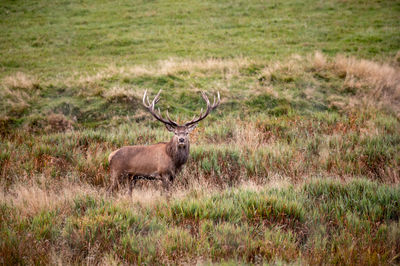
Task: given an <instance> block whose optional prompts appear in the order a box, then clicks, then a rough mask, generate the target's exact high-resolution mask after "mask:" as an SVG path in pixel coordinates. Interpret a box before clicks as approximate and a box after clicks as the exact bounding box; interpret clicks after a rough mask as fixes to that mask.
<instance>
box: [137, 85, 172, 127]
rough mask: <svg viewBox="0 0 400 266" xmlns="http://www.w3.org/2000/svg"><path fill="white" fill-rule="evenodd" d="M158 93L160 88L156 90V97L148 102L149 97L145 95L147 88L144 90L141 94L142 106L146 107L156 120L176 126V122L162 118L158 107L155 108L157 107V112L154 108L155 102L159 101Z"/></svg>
mask: <svg viewBox="0 0 400 266" xmlns="http://www.w3.org/2000/svg"><path fill="white" fill-rule="evenodd" d="M160 93H161V90H159V91H158V93H157V95H156V97H154V99H153V101H152V102H151V103H150V101H149V97H148V96H147V90H145V92H144V94H143V105H144V107H146V108H147V110H148V111H149V112H150V113H151V114H152V115H153V116H154V117H155V118H156V119H157V120H158V121H160V122H163V123H164V124H167V125H170V126H173V127H177V126H178V124H177V123H176V122H174V121H172V120H171V119H168V120H166V119H164V118H163V117H162V116H161V111H160V108H157V109H158V114H157V112H156V111H155V110H154V108H155V105H156V103H158V102H159V101H160ZM146 100H147V104H146Z"/></svg>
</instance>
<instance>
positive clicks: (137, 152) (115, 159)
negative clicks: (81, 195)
mask: <svg viewBox="0 0 400 266" xmlns="http://www.w3.org/2000/svg"><path fill="white" fill-rule="evenodd" d="M161 91H162V90H159V92H158V93H157V95H156V96H155V97H154V99H153V101H151V102H150V101H149V97H148V95H147V90H146V91H145V92H144V95H143V106H144V107H145V108H146V109H147V110H148V111H149V112H150V114H152V115H153V117H154V118H155V119H157V120H158V121H160V122H162V123H163V124H164V125H165V127H166V129H167V130H168V131H169V132H172V133H173V134H174V135H173V137H172V138H171V140H170V141H169V142H160V143H157V144H152V145H134V146H124V147H122V148H120V149H117V150H115V151H113V152H111V154H110V155H109V157H108V161H109V166H110V178H111V185H110V187H109V191H114V190H115V189H116V188H117V187H118V188H119V184H120V182H121V181H128V183H129V194H130V195H131V194H132V187H134V186H135V184H136V182H137V181H138V180H140V179H145V180H159V181H161V182H162V187H163V189H164V190H165V191H168V190H169V187H170V185H171V184H172V183H173V181H174V179H175V176H176V175H177V174H178V173H179V172H180V171H181V169H182V167H183V165H184V164H185V163H186V162H187V160H188V158H189V149H190V142H189V133H190V132H191V131H192V130H193V129H195V128H196V126H197V124H198V123H199V122H200V121H201V120H203V119H204V118H206V117H207V116H208V115H209V114H210V112H211V111H213V110H215V109H216V108H217V107H218V105H219V104H220V101H221V99H220V94H219V92H218V93H217V98H215V96H214V101H213V103H212V104H211V103H210V100H209V99H208V97H207V95H206V93H205V92H201V96H202V98H203V99H204V101H205V102H206V104H207V109H206V111H205V112H204V113H203V109H201V111H200V114H199V116H196V115H195V116H194V117H193V119H192V120H190V121H188V122H186V123H183V124H178V123H177V122H176V121H173V120H172V119H171V118H170V116H169V114H168V110H167V112H166V114H167V118H166V119H165V118H164V117H162V115H161V111H160V109H159V108H158V112H156V111H155V105H156V104H157V103H158V102H159V101H160V93H161Z"/></svg>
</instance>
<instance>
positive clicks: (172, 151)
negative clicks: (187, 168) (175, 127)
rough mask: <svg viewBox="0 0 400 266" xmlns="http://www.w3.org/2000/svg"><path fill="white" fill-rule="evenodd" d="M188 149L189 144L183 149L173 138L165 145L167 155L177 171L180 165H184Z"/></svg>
mask: <svg viewBox="0 0 400 266" xmlns="http://www.w3.org/2000/svg"><path fill="white" fill-rule="evenodd" d="M189 148H190V143H189V142H188V143H187V144H186V145H185V146H184V147H183V146H179V145H178V143H177V142H176V141H175V140H174V138H172V139H171V141H170V142H168V143H167V154H168V155H169V156H170V157H171V158H172V161H173V162H174V164H175V168H176V169H177V170H179V169H180V168H181V167H182V165H183V164H185V163H186V161H187V160H188V158H189Z"/></svg>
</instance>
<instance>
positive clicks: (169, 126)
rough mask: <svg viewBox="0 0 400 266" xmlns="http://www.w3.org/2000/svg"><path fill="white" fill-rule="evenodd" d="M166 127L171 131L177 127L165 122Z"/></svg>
mask: <svg viewBox="0 0 400 266" xmlns="http://www.w3.org/2000/svg"><path fill="white" fill-rule="evenodd" d="M165 127H166V128H167V130H168V131H169V132H174V131H175V128H174V127H173V126H171V125H168V124H165Z"/></svg>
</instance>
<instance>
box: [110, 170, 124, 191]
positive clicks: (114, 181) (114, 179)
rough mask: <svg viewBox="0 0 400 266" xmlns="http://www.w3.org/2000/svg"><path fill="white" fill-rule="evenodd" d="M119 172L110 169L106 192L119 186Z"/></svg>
mask: <svg viewBox="0 0 400 266" xmlns="http://www.w3.org/2000/svg"><path fill="white" fill-rule="evenodd" d="M120 175H121V173H120V172H119V171H115V170H112V171H111V175H110V176H111V178H110V179H111V185H110V187H109V188H108V192H113V191H114V190H115V189H116V188H117V187H119V176H120Z"/></svg>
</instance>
